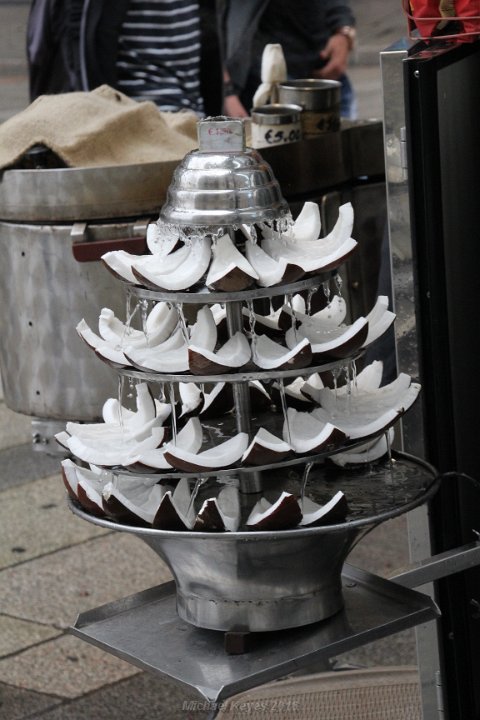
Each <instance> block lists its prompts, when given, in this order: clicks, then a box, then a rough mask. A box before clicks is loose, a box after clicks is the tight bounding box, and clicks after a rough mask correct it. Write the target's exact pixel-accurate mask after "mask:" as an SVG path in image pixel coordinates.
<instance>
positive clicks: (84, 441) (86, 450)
mask: <svg viewBox="0 0 480 720" xmlns="http://www.w3.org/2000/svg"><path fill="white" fill-rule="evenodd" d="M164 433H165V429H164V428H163V427H159V428H158V427H154V428H153V429H152V432H151V434H150V435H149V436H148V437H146V438H144V439H143V440H140V441H138V440H137V439H136V438H135V437H130V438H128V439H127V438H123V440H116V441H111V442H109V441H103V440H102V438H99V439H97V440H95V439H94V438H82V437H78V436H76V435H73V436H71V437H70V438H69V440H68V449H69V450H70V452H71V453H72V454H73V455H75V456H76V457H77V458H79V459H80V460H83V461H84V462H86V463H93V464H94V465H98V466H100V467H113V466H115V465H123V466H124V467H128V466H129V465H133V464H134V463H135V462H136V461H137V459H138V458H137V456H138V455H141V454H142V453H143V452H145V451H146V450H153V449H154V448H157V447H158V446H159V445H160V444H161V442H162V440H163V436H164Z"/></svg>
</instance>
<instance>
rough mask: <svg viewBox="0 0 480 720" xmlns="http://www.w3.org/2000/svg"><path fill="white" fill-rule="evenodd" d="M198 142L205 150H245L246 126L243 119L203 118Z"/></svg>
mask: <svg viewBox="0 0 480 720" xmlns="http://www.w3.org/2000/svg"><path fill="white" fill-rule="evenodd" d="M198 143H199V147H200V150H202V151H203V152H220V151H226V152H236V151H239V152H243V150H245V128H244V126H243V121H242V120H201V121H200V122H199V123H198Z"/></svg>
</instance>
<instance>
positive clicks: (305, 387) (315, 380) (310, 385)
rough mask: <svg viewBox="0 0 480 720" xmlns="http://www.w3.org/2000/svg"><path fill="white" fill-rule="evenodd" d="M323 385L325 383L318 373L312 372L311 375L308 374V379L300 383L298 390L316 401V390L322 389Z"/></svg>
mask: <svg viewBox="0 0 480 720" xmlns="http://www.w3.org/2000/svg"><path fill="white" fill-rule="evenodd" d="M324 387H325V385H324V383H323V380H322V378H321V377H320V375H319V373H313V375H310V376H309V378H308V380H305V382H304V383H303V384H302V385H301V387H300V392H301V394H302V395H304V396H305V397H306V398H308V399H309V400H313V401H314V402H317V403H318V399H317V398H318V391H319V390H322V389H323V388H324Z"/></svg>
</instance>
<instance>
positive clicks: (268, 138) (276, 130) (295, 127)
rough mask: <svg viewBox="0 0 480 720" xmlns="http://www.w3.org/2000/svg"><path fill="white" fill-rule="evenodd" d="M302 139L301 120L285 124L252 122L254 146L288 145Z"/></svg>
mask: <svg viewBox="0 0 480 720" xmlns="http://www.w3.org/2000/svg"><path fill="white" fill-rule="evenodd" d="M301 139H302V130H301V126H300V122H298V123H288V124H285V125H259V124H258V123H256V122H252V147H254V148H264V147H273V146H275V145H286V144H287V143H292V142H298V140H301Z"/></svg>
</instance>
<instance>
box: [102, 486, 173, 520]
mask: <svg viewBox="0 0 480 720" xmlns="http://www.w3.org/2000/svg"><path fill="white" fill-rule="evenodd" d="M166 492H167V490H166V488H164V487H162V486H161V485H158V484H157V483H155V484H152V482H151V481H150V482H148V483H144V482H135V483H132V482H131V481H130V483H129V484H128V485H127V484H124V485H123V487H121V486H119V483H118V481H117V482H116V483H114V482H109V483H107V484H106V485H105V487H104V488H103V493H102V494H103V497H104V499H105V500H106V501H107V502H108V500H110V498H111V497H113V498H115V499H116V500H118V502H120V503H121V504H122V505H123V507H125V508H126V509H127V510H128V511H129V512H131V513H132V514H133V515H136V516H137V517H139V518H140V519H141V520H143V521H144V522H146V523H148V524H150V525H151V524H152V523H153V521H154V519H155V516H156V514H157V512H158V508H159V507H160V503H161V501H162V498H163V496H164V495H165V493H166Z"/></svg>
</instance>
